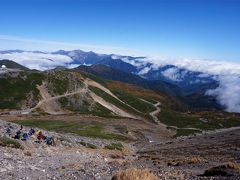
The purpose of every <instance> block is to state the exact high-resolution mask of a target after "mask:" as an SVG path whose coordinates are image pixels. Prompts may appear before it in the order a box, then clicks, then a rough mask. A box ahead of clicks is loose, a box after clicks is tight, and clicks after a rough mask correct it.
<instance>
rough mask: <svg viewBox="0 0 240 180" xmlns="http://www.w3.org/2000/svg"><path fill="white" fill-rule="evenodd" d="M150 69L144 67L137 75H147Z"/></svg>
mask: <svg viewBox="0 0 240 180" xmlns="http://www.w3.org/2000/svg"><path fill="white" fill-rule="evenodd" d="M150 70H151V68H150V67H145V68H143V69H142V70H141V71H139V73H138V75H144V74H147V73H148V71H150Z"/></svg>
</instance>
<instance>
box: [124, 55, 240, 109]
mask: <svg viewBox="0 0 240 180" xmlns="http://www.w3.org/2000/svg"><path fill="white" fill-rule="evenodd" d="M123 60H124V59H123ZM141 61H142V62H143V63H142V64H141V63H140V64H139V62H141ZM125 62H128V63H131V64H132V65H137V66H138V67H139V68H141V67H142V65H143V64H146V62H151V63H152V65H151V67H147V68H144V69H142V70H141V71H140V73H139V75H144V74H146V73H148V72H149V71H150V70H156V69H158V68H160V67H163V66H166V65H174V66H175V67H171V68H168V69H166V70H165V71H163V72H162V75H164V76H165V77H167V78H169V79H171V80H173V81H181V80H182V79H183V77H184V76H185V75H186V73H184V71H180V69H186V70H189V71H194V72H201V73H202V74H200V75H199V76H198V77H200V78H204V77H212V78H214V79H215V80H217V81H218V82H219V87H217V88H216V89H209V90H208V91H206V95H210V96H215V97H216V99H217V100H218V102H219V103H220V104H221V105H222V106H223V107H225V110H226V111H227V112H237V113H240V63H236V62H225V61H210V60H191V59H180V58H178V59H162V58H157V57H149V58H142V59H136V60H134V61H133V62H131V61H129V60H125Z"/></svg>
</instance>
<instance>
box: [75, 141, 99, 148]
mask: <svg viewBox="0 0 240 180" xmlns="http://www.w3.org/2000/svg"><path fill="white" fill-rule="evenodd" d="M79 144H81V145H82V146H85V147H87V148H91V149H97V146H96V145H94V144H91V143H86V142H84V141H81V142H80V143H79Z"/></svg>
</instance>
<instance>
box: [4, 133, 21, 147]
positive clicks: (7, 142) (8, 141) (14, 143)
mask: <svg viewBox="0 0 240 180" xmlns="http://www.w3.org/2000/svg"><path fill="white" fill-rule="evenodd" d="M0 146H3V147H12V148H17V149H24V148H23V146H22V145H21V144H20V143H19V142H18V141H17V140H15V139H11V138H9V137H6V136H3V137H0Z"/></svg>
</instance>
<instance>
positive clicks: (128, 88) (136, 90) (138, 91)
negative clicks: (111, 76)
mask: <svg viewBox="0 0 240 180" xmlns="http://www.w3.org/2000/svg"><path fill="white" fill-rule="evenodd" d="M107 86H108V88H109V89H110V90H114V89H116V90H119V89H124V91H125V92H126V93H128V94H131V95H133V96H139V97H148V98H153V99H158V100H163V99H164V96H161V95H160V93H156V92H154V91H153V90H149V89H144V88H141V87H138V86H134V85H131V84H127V83H122V82H118V81H113V82H111V81H110V82H107Z"/></svg>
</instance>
